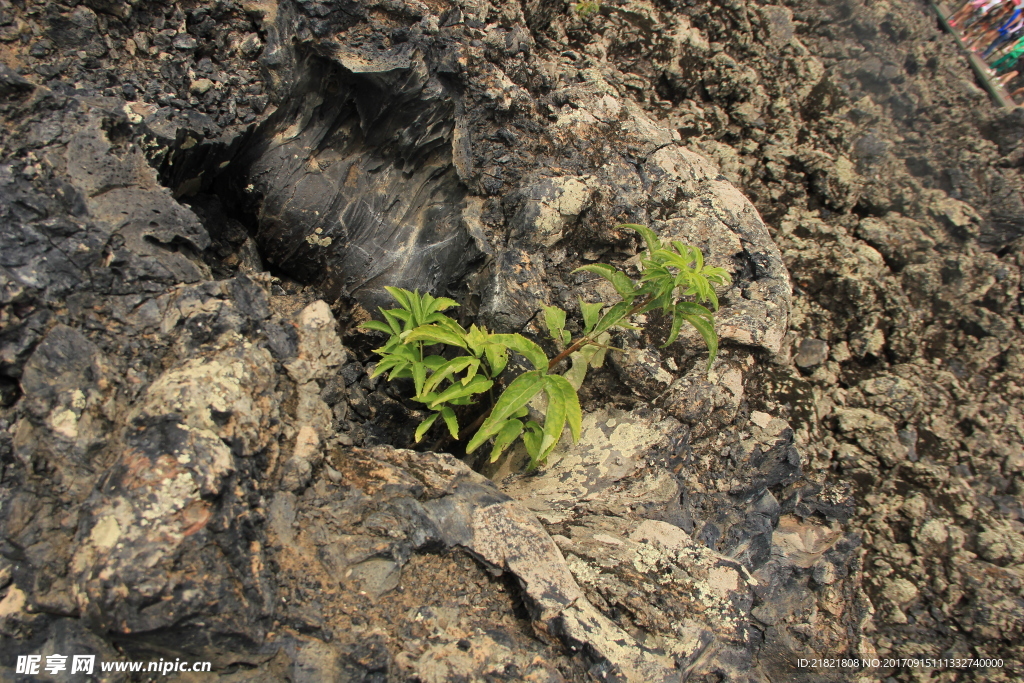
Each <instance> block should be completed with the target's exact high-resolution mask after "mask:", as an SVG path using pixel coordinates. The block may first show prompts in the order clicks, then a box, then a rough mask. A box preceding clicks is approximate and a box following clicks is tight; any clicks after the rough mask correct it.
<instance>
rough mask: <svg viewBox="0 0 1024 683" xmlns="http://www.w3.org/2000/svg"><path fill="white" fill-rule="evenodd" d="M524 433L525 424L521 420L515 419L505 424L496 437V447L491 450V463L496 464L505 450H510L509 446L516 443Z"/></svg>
mask: <svg viewBox="0 0 1024 683" xmlns="http://www.w3.org/2000/svg"><path fill="white" fill-rule="evenodd" d="M522 433H523V423H522V421H521V420H516V419H514V418H513V419H510V420H509V421H508V422H506V423H505V424H503V425H502V426H501V429H499V430H498V433H497V434H496V435H495V437H494V447H493V448H492V449H491V460H490V461H491V462H494V461H496V460H497V459H498V458H500V457H501V454H502V453H503V452H504V451H505V449H506V448H508V447H509V445H511V444H512V442H513V441H515V440H516V439H517V438H518V437H519V435H520V434H522Z"/></svg>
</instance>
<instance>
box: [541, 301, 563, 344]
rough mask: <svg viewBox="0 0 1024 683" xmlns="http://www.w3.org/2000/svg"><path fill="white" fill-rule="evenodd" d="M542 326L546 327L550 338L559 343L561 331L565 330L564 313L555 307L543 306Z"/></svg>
mask: <svg viewBox="0 0 1024 683" xmlns="http://www.w3.org/2000/svg"><path fill="white" fill-rule="evenodd" d="M544 324H545V325H547V328H548V333H549V334H550V335H551V338H552V339H554V340H556V341H560V340H561V337H562V330H564V329H565V311H563V310H562V309H561V308H559V307H557V306H545V307H544Z"/></svg>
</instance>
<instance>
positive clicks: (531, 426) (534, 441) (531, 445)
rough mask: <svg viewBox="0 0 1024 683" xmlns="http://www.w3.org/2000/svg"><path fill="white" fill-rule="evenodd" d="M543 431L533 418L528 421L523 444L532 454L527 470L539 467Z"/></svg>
mask: <svg viewBox="0 0 1024 683" xmlns="http://www.w3.org/2000/svg"><path fill="white" fill-rule="evenodd" d="M543 433H544V432H543V430H542V429H541V427H540V425H539V424H537V423H536V422H534V421H533V420H530V421H529V422H527V423H526V429H525V430H523V445H524V446H526V452H527V454H529V456H530V462H529V463H528V464H527V466H526V471H527V472H530V471H532V470H535V469H537V465H539V464H540V463H541V459H542V458H541V444H542V443H543V439H544V437H543Z"/></svg>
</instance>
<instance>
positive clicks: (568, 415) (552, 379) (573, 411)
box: [544, 375, 583, 448]
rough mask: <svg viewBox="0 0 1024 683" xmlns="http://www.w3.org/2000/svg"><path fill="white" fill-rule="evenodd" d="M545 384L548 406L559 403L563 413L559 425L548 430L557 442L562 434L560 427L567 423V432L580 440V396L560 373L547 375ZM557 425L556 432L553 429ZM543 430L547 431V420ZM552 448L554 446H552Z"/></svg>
mask: <svg viewBox="0 0 1024 683" xmlns="http://www.w3.org/2000/svg"><path fill="white" fill-rule="evenodd" d="M545 381H546V383H547V386H545V388H544V390H545V392H546V393H547V395H548V406H551V405H555V404H557V405H559V406H561V409H562V411H563V413H564V417H563V419H562V424H561V425H557V424H556V425H554V426H553V427H552V431H551V432H549V433H551V434H553V435H554V436H555V441H556V442H557V441H558V439H559V437H561V436H562V427H564V426H565V423H568V424H569V433H570V434H572V440H573V441H574V442H575V441H579V440H580V431H581V430H582V428H583V411H582V409H581V408H580V398H579V396H577V394H576V389H575V388H573V386H572V385H571V384H570V383H569V380H567V379H566V378H565V377H562V376H561V375H548V376H547V377H546V378H545ZM555 427H557V430H558V431H557V434H555V432H554V431H553V430H554V428H555ZM544 429H545V431H548V427H547V421H545V423H544ZM552 448H554V446H552Z"/></svg>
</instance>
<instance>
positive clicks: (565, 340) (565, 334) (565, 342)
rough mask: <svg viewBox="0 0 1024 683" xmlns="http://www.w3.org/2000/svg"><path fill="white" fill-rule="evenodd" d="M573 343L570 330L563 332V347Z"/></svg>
mask: <svg viewBox="0 0 1024 683" xmlns="http://www.w3.org/2000/svg"><path fill="white" fill-rule="evenodd" d="M571 341H572V335H571V334H569V330H562V346H568V345H569V342H571Z"/></svg>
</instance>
